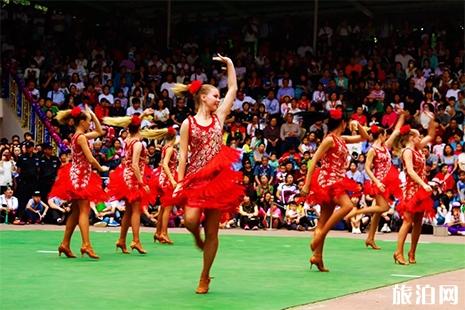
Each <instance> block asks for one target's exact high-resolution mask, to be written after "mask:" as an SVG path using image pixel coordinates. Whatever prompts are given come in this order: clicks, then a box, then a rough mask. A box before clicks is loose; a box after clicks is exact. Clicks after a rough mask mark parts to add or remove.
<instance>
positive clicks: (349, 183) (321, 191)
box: [306, 169, 361, 206]
mask: <svg viewBox="0 0 465 310" xmlns="http://www.w3.org/2000/svg"><path fill="white" fill-rule="evenodd" d="M319 174H320V169H316V170H315V172H314V173H313V175H312V181H311V188H310V192H309V194H308V196H307V199H306V200H307V202H308V203H310V204H319V205H321V206H325V205H329V204H331V203H333V202H334V200H335V199H337V198H339V197H340V196H342V195H343V194H348V193H349V192H352V193H353V192H360V190H361V186H360V184H358V183H357V182H355V181H354V180H352V179H349V178H346V177H344V178H342V179H340V180H338V181H336V182H335V183H334V184H332V185H329V186H325V187H322V186H321V185H320V183H319V182H318V175H319Z"/></svg>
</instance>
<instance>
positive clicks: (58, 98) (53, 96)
mask: <svg viewBox="0 0 465 310" xmlns="http://www.w3.org/2000/svg"><path fill="white" fill-rule="evenodd" d="M47 99H50V100H52V102H53V103H54V104H56V105H57V106H58V107H61V106H62V105H63V103H64V102H65V94H64V93H63V92H62V91H61V90H60V84H59V83H58V82H54V83H53V89H52V90H51V91H49V92H48V93H47Z"/></svg>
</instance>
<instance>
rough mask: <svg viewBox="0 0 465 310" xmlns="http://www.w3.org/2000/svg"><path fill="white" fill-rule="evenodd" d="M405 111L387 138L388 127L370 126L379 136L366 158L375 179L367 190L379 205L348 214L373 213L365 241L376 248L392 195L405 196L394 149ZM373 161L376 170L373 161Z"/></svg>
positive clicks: (371, 174)
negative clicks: (378, 231) (383, 217)
mask: <svg viewBox="0 0 465 310" xmlns="http://www.w3.org/2000/svg"><path fill="white" fill-rule="evenodd" d="M404 120H405V115H404V114H403V113H402V114H401V115H400V117H399V120H398V121H397V123H396V126H395V128H394V131H393V132H392V133H391V135H390V136H389V139H388V138H387V133H386V130H384V129H383V128H380V127H378V126H376V125H373V126H371V127H370V132H371V136H372V137H373V139H374V140H375V142H373V145H372V146H371V148H370V150H369V151H368V154H367V160H366V162H365V171H366V173H367V174H368V176H369V177H370V179H371V182H367V183H366V184H365V193H366V194H368V195H370V196H372V197H374V198H375V201H376V205H374V206H372V207H368V208H363V209H356V208H354V209H353V210H352V211H351V212H350V213H349V214H348V215H347V216H346V217H345V218H346V219H350V218H352V217H354V216H356V215H358V214H369V213H373V218H372V220H371V224H370V230H369V232H368V236H367V239H366V240H365V245H366V246H367V247H368V246H370V247H371V248H372V249H374V250H380V249H381V248H380V247H379V246H377V245H376V243H375V234H376V230H377V229H378V223H379V219H380V217H381V214H383V213H384V212H386V211H388V210H389V203H391V202H392V197H391V196H394V197H395V198H397V199H399V200H400V199H401V198H402V190H401V188H400V185H401V184H400V179H399V171H397V169H396V167H394V166H393V165H392V162H391V153H390V150H391V148H392V145H393V143H394V141H395V140H396V138H397V137H398V136H399V133H400V128H401V127H402V125H403V124H404ZM372 164H373V170H372V169H371V165H372Z"/></svg>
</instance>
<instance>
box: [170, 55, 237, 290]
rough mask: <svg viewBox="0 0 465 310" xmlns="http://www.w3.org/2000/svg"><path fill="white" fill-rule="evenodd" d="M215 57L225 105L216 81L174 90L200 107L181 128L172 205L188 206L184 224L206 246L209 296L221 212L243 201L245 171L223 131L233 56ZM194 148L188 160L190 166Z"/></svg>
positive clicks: (204, 284)
mask: <svg viewBox="0 0 465 310" xmlns="http://www.w3.org/2000/svg"><path fill="white" fill-rule="evenodd" d="M213 60H216V61H221V62H223V63H224V64H226V66H227V72H228V92H227V93H226V96H225V97H224V101H223V102H222V103H221V104H220V102H221V101H220V94H219V91H218V89H217V88H216V87H214V86H213V85H208V84H207V85H202V84H201V83H200V81H193V82H192V83H191V84H190V85H188V86H187V85H182V84H178V85H176V86H175V87H174V88H173V91H174V93H175V94H176V95H177V96H180V95H181V94H182V93H183V92H186V91H189V92H190V93H191V94H192V95H193V96H194V100H195V103H196V105H197V106H198V111H197V114H196V115H195V116H193V117H192V116H190V117H189V118H188V119H186V120H185V121H184V122H183V123H182V126H181V141H180V147H179V154H180V156H179V165H178V185H177V187H176V189H175V191H174V194H173V196H174V197H173V198H174V202H173V203H172V205H179V206H184V207H185V214H184V218H185V225H186V228H187V229H188V230H189V231H190V232H191V233H192V234H193V236H194V238H195V242H196V244H197V247H199V248H200V249H201V250H203V269H202V273H201V276H200V281H199V285H198V287H197V290H196V293H197V294H206V293H207V292H208V286H209V283H210V268H211V266H212V264H213V260H214V259H215V256H216V252H217V249H218V227H219V222H220V216H221V211H222V210H227V209H229V208H236V207H237V206H238V205H239V203H240V202H241V200H242V197H241V196H242V194H243V187H242V186H241V185H240V182H241V179H242V177H241V173H238V172H234V171H233V170H232V168H231V165H232V163H234V162H236V161H237V160H239V158H240V155H239V153H238V152H237V151H236V150H234V149H232V148H229V147H226V146H224V145H223V141H222V130H223V123H224V121H225V119H226V116H227V115H228V114H229V112H230V110H231V107H232V104H233V102H234V98H235V96H236V91H237V81H236V72H235V69H234V64H233V62H232V61H231V59H229V58H227V57H223V56H220V55H218V56H217V57H213ZM188 152H189V163H188V164H187V158H188ZM202 212H203V213H204V214H205V221H204V228H205V242H204V240H202V238H201V237H200V218H201V215H202Z"/></svg>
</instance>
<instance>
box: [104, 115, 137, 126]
mask: <svg viewBox="0 0 465 310" xmlns="http://www.w3.org/2000/svg"><path fill="white" fill-rule="evenodd" d="M131 119H132V116H118V117H104V118H103V121H102V123H103V124H105V125H109V126H114V127H123V128H126V127H128V126H129V124H131Z"/></svg>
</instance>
